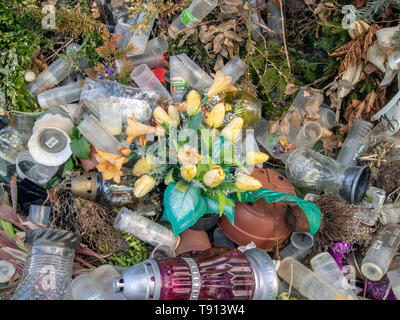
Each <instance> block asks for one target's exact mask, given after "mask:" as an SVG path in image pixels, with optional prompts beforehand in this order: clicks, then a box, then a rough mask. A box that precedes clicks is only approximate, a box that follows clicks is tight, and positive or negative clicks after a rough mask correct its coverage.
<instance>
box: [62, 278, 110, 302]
mask: <svg viewBox="0 0 400 320" xmlns="http://www.w3.org/2000/svg"><path fill="white" fill-rule="evenodd" d="M70 292H71V298H72V300H106V296H105V293H104V292H103V290H102V289H101V287H100V286H99V284H98V283H97V282H96V280H94V279H93V278H92V277H91V276H90V275H89V274H81V275H79V276H77V277H76V278H75V279H74V280H72V282H71V284H70Z"/></svg>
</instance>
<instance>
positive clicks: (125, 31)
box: [114, 21, 132, 50]
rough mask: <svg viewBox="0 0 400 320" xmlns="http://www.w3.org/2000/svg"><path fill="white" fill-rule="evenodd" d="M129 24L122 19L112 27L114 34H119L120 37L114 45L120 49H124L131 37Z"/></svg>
mask: <svg viewBox="0 0 400 320" xmlns="http://www.w3.org/2000/svg"><path fill="white" fill-rule="evenodd" d="M131 27H132V26H131V25H129V24H127V23H124V22H122V21H120V22H118V23H117V25H116V26H115V29H114V35H117V34H120V39H119V40H118V41H117V43H116V47H117V48H118V49H120V50H124V49H126V47H127V46H128V45H129V42H130V40H131V38H132V31H131Z"/></svg>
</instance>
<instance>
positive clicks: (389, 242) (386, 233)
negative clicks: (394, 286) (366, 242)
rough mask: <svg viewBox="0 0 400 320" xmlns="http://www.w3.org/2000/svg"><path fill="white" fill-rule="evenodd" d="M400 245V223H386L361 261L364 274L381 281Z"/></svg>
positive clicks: (370, 278)
mask: <svg viewBox="0 0 400 320" xmlns="http://www.w3.org/2000/svg"><path fill="white" fill-rule="evenodd" d="M399 246H400V225H397V224H393V223H389V224H387V225H385V226H384V227H383V228H382V229H381V230H380V231H379V232H378V235H377V236H376V238H375V240H374V242H373V243H372V245H371V246H370V247H369V249H368V251H367V253H366V254H365V256H364V259H363V260H362V263H361V272H362V274H363V275H364V276H365V277H366V278H367V279H369V280H371V281H379V280H380V279H381V278H382V277H383V276H384V275H385V274H386V272H387V271H388V270H389V265H390V263H391V262H392V260H393V257H394V255H395V254H396V252H397V250H398V249H399Z"/></svg>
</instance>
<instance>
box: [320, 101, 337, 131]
mask: <svg viewBox="0 0 400 320" xmlns="http://www.w3.org/2000/svg"><path fill="white" fill-rule="evenodd" d="M318 113H319V116H320V118H319V119H318V120H317V122H318V123H319V124H320V125H322V126H324V127H326V128H327V129H332V128H333V127H336V114H335V113H334V112H333V111H332V110H331V108H330V107H329V106H328V105H326V104H324V103H323V104H321V105H320V106H319V108H318Z"/></svg>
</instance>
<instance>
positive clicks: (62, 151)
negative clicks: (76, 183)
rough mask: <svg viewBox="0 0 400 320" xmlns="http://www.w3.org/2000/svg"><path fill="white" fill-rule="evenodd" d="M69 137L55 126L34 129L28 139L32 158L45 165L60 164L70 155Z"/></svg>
mask: <svg viewBox="0 0 400 320" xmlns="http://www.w3.org/2000/svg"><path fill="white" fill-rule="evenodd" d="M70 143H71V139H70V137H69V136H68V135H67V134H66V133H65V132H64V131H62V130H60V129H59V128H57V127H46V128H42V129H39V130H38V131H36V132H35V133H34V134H33V135H32V137H31V138H30V139H29V141H28V148H29V152H30V153H31V156H32V158H33V159H34V160H35V161H36V162H37V163H40V164H43V165H45V166H60V165H62V164H63V163H65V162H66V161H67V160H68V159H69V157H70V156H71V155H72V151H71V148H70V146H69V144H70Z"/></svg>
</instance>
